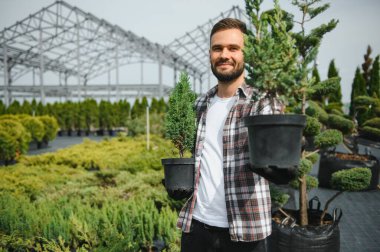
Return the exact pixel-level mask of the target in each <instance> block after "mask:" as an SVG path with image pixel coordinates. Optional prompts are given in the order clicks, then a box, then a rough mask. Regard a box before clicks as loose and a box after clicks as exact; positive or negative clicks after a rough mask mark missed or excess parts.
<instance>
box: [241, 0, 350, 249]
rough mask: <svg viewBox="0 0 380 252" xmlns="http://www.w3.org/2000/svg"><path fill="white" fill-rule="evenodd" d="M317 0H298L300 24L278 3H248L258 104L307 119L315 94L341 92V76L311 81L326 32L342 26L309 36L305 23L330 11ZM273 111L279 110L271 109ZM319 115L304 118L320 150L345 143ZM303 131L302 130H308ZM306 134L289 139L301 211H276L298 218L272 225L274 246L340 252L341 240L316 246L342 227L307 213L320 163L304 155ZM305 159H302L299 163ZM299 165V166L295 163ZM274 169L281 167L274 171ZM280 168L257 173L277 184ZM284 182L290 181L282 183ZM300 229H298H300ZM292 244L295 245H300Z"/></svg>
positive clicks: (248, 51) (249, 53)
mask: <svg viewBox="0 0 380 252" xmlns="http://www.w3.org/2000/svg"><path fill="white" fill-rule="evenodd" d="M316 2H318V1H317V0H300V1H293V3H294V4H295V5H296V7H298V9H300V10H301V11H302V18H301V21H300V22H297V21H292V19H293V17H292V16H291V15H290V14H288V13H285V12H284V11H282V10H281V9H280V7H279V5H278V1H275V8H274V10H272V11H269V12H264V13H260V4H261V3H262V1H261V0H246V5H247V12H248V15H249V16H250V17H251V18H252V23H253V26H254V27H255V32H256V34H253V33H252V34H250V35H249V36H248V37H247V39H246V45H245V59H246V63H247V65H248V66H247V70H248V73H249V75H248V77H249V78H248V79H247V83H248V84H250V85H252V86H253V87H255V88H257V89H258V90H259V91H261V93H263V94H264V95H263V96H262V97H253V98H254V99H256V100H257V101H258V102H259V104H260V102H261V103H263V102H262V101H264V102H266V103H267V104H270V105H271V104H275V99H279V100H282V101H283V103H284V104H285V103H286V105H288V106H287V110H286V111H288V112H293V113H301V114H302V115H304V116H305V114H306V107H307V104H308V100H309V99H310V98H311V97H312V95H313V94H318V95H326V94H328V93H330V92H333V91H335V90H337V89H338V84H339V77H332V78H329V79H327V80H325V81H317V80H316V78H313V77H311V71H312V67H310V65H311V63H313V62H314V61H315V59H316V56H317V52H318V47H319V45H320V43H321V40H322V38H323V36H324V35H325V34H326V33H327V32H329V31H331V30H333V29H334V28H335V26H336V25H337V21H336V20H331V21H330V22H329V23H328V24H324V25H321V26H319V27H317V28H315V29H312V30H311V31H310V33H309V34H306V32H305V31H306V29H305V23H306V22H307V21H309V20H311V19H313V18H315V17H316V16H317V15H318V14H320V13H322V12H323V11H325V10H326V9H328V7H329V5H328V4H325V5H322V6H317V7H315V3H316ZM287 20H291V21H287ZM289 23H298V24H300V25H301V29H300V31H299V32H292V31H291V29H292V25H289ZM274 52H275V53H274ZM269 112H270V111H269ZM272 112H275V111H274V110H273V109H272ZM261 117H264V116H261ZM316 117H317V116H316ZM316 117H306V116H305V117H304V118H305V119H304V120H305V121H306V123H307V125H306V129H305V131H306V132H309V134H310V135H312V134H311V133H313V134H318V135H317V136H316V137H315V144H316V147H317V148H325V147H328V146H335V145H337V144H338V143H339V142H341V141H342V139H343V137H342V133H341V132H340V131H338V130H334V129H329V130H324V131H322V132H320V129H321V126H320V123H319V122H318V119H317V118H316ZM247 121H248V119H247ZM247 124H249V122H247ZM300 128H301V131H302V128H303V127H300ZM283 134H287V133H283ZM301 134H302V133H299V135H298V137H297V138H296V139H295V138H293V139H291V140H289V141H290V142H295V141H297V149H295V150H292V151H294V152H296V153H295V154H296V155H298V160H297V159H296V158H295V159H294V160H293V161H292V163H288V164H286V165H287V166H288V167H287V170H289V168H290V167H295V166H297V165H298V164H299V165H298V169H296V173H295V174H294V169H292V170H290V172H293V174H294V175H295V178H296V179H295V180H294V182H293V183H292V184H293V185H294V186H296V188H298V190H299V196H300V199H299V203H300V205H299V210H297V211H295V212H294V213H286V212H284V211H280V212H281V213H277V212H275V213H274V217H276V216H277V215H280V216H281V217H282V219H285V218H288V216H291V217H292V218H293V219H294V220H296V222H293V223H292V224H291V225H286V224H285V223H283V222H282V220H280V223H276V222H275V221H274V222H273V233H274V234H275V235H273V237H274V240H275V241H273V245H274V246H277V245H278V244H280V247H276V249H274V251H308V250H309V249H311V248H313V251H335V250H336V247H338V249H339V240H338V244H336V243H334V245H333V246H335V247H331V250H329V249H327V250H324V249H325V248H316V247H315V240H317V243H318V242H321V241H322V240H325V241H326V239H327V240H328V239H329V235H331V232H329V230H335V228H337V222H338V220H336V222H335V224H333V226H329V225H328V224H327V223H325V222H324V221H325V219H328V218H330V217H331V216H330V215H326V214H323V211H322V212H321V211H318V210H315V211H311V210H310V209H308V205H307V203H308V199H307V190H308V188H310V186H311V185H313V184H314V185H316V184H317V180H316V179H315V178H313V177H311V176H308V175H307V174H308V173H309V172H310V170H311V168H312V163H313V162H312V161H316V160H317V155H318V154H317V152H318V150H316V151H314V152H306V151H302V153H301V145H302V144H301V136H300V135H301ZM256 138H257V137H256ZM251 139H252V140H254V141H255V139H253V138H252V137H250V141H251ZM265 139H267V138H265ZM265 139H264V140H265ZM267 142H269V141H267ZM272 143H273V144H275V145H278V144H279V141H278V140H277V139H274V140H273V142H272ZM251 146H252V144H251V143H250V148H251ZM268 150H270V152H269V157H270V158H273V157H276V154H275V153H274V151H278V150H276V149H274V148H273V149H271V148H268ZM250 151H252V150H250ZM255 157H256V156H255ZM300 157H301V159H299V158H300ZM251 158H252V155H251ZM256 158H258V157H256ZM251 161H254V160H251ZM296 162H297V164H295V163H296ZM253 166H255V164H253ZM271 166H274V167H276V168H272V167H271ZM277 167H279V166H278V165H276V164H274V165H273V164H271V163H270V162H268V164H267V168H266V171H265V169H264V172H263V173H261V174H260V173H259V172H258V170H257V169H254V171H255V172H257V173H259V174H260V175H262V176H264V177H266V178H268V179H269V180H271V181H273V182H276V183H277V182H278V178H279V174H281V172H278V168H277ZM284 167H285V166H284ZM271 168H272V169H271ZM276 174H277V176H276ZM290 175H291V174H290ZM290 175H289V176H288V178H287V180H290V179H291V177H292V176H290ZM273 178H274V179H273ZM280 182H285V181H281V180H280ZM329 202H331V201H329ZM328 205H329V203H328V204H326V206H327V207H328ZM326 211H327V210H326ZM282 212H283V213H282ZM315 216H316V218H317V219H319V221H317V225H318V228H313V227H311V225H312V224H313V221H312V220H313V219H314V218H315ZM321 216H324V217H323V218H322V219H323V221H322V223H323V225H321V221H320V219H321ZM325 216H328V217H325ZM331 218H332V217H331ZM332 221H333V220H332ZM281 223H283V225H282V224H281ZM278 224H281V225H282V227H284V228H281V229H279V228H277V227H278ZM309 224H310V225H309ZM330 224H331V222H330ZM296 226H297V227H299V228H295V227H296ZM324 235H327V237H324ZM334 235H337V233H336V232H335V233H334ZM295 236H297V237H300V238H302V237H303V238H305V239H304V240H303V239H298V240H297V239H294V237H295ZM338 237H339V234H338ZM281 241H282V245H284V246H283V247H282V248H281ZM290 241H295V243H294V242H290ZM288 244H291V246H292V247H291V248H290V249H289V248H285V247H286V246H287V245H288Z"/></svg>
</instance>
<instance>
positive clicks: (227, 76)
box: [211, 62, 244, 82]
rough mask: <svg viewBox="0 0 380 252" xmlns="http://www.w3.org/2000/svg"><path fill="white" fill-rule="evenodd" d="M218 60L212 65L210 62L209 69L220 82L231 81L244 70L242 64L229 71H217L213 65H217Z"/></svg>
mask: <svg viewBox="0 0 380 252" xmlns="http://www.w3.org/2000/svg"><path fill="white" fill-rule="evenodd" d="M218 63H220V62H216V63H215V64H214V65H213V64H211V71H212V73H213V74H214V75H215V77H216V78H217V79H218V81H220V82H231V81H234V80H236V79H237V78H239V77H240V76H241V75H242V73H243V72H244V64H241V65H237V67H238V68H234V69H233V70H232V71H230V72H226V73H223V72H218V70H217V69H216V67H215V66H217V65H218Z"/></svg>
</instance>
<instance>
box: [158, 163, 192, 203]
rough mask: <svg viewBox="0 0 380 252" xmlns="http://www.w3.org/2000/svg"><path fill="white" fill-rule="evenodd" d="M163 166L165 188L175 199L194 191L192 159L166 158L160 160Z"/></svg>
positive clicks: (186, 196) (184, 196)
mask: <svg viewBox="0 0 380 252" xmlns="http://www.w3.org/2000/svg"><path fill="white" fill-rule="evenodd" d="M161 162H162V165H163V166H164V174H165V188H166V191H167V192H168V194H169V196H170V197H171V198H173V199H175V200H180V199H184V198H188V197H190V195H191V194H192V193H193V191H194V159H193V158H168V159H162V160H161Z"/></svg>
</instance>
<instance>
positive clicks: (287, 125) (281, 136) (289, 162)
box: [244, 114, 306, 184]
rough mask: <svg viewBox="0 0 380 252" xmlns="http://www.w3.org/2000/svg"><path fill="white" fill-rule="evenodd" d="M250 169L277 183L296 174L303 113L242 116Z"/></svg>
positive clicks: (285, 180) (303, 122) (300, 145)
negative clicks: (247, 143) (246, 136)
mask: <svg viewBox="0 0 380 252" xmlns="http://www.w3.org/2000/svg"><path fill="white" fill-rule="evenodd" d="M244 122H245V125H246V126H247V127H248V136H249V138H248V142H249V152H250V160H251V164H252V171H253V172H255V173H257V174H259V175H261V176H263V177H264V178H266V179H268V180H269V181H271V182H274V183H276V184H286V183H288V182H289V181H290V180H293V179H294V178H295V176H296V174H297V169H298V165H299V162H300V158H301V147H302V131H303V129H304V127H305V125H306V116H304V115H289V114H286V115H256V116H250V117H247V118H245V121H244Z"/></svg>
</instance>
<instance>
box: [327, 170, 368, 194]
mask: <svg viewBox="0 0 380 252" xmlns="http://www.w3.org/2000/svg"><path fill="white" fill-rule="evenodd" d="M371 176H372V174H371V170H370V169H368V168H361V167H356V168H351V169H348V170H341V171H337V172H334V173H333V174H332V176H331V186H332V188H333V189H336V190H340V191H360V190H364V189H366V188H367V187H368V185H369V184H370V182H371Z"/></svg>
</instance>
